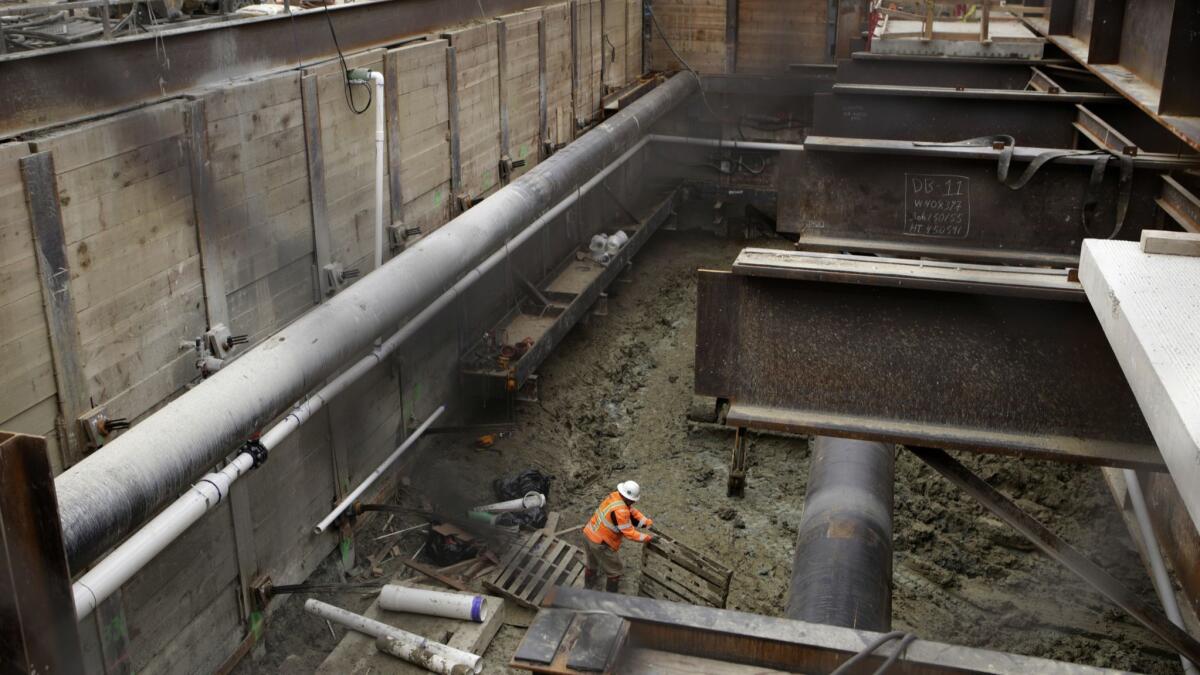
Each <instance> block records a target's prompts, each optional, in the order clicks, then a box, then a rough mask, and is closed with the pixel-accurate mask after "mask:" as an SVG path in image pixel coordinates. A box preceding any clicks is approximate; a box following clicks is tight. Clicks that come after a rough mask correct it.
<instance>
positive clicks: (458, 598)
mask: <svg viewBox="0 0 1200 675" xmlns="http://www.w3.org/2000/svg"><path fill="white" fill-rule="evenodd" d="M379 606H380V607H382V608H384V609H386V610H388V611H389V612H412V613H414V614H428V615H429V616H443V617H446V618H447V619H461V620H463V621H474V622H475V623H483V622H484V621H487V617H488V607H487V603H486V602H485V601H484V597H483V596H482V595H466V594H463V593H447V592H446V591H435V590H430V589H425V588H413V587H412V586H396V585H394V584H388V585H386V586H384V587H383V588H382V589H381V590H380V591H379Z"/></svg>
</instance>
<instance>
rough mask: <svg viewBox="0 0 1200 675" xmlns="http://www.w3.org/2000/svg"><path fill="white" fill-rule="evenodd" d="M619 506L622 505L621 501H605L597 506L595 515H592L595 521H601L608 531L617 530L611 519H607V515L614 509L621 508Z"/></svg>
mask: <svg viewBox="0 0 1200 675" xmlns="http://www.w3.org/2000/svg"><path fill="white" fill-rule="evenodd" d="M621 506H623V504H622V503H616V504H614V503H610V502H607V501H606V502H605V503H603V504H601V505H600V507H599V508H597V509H596V515H595V516H593V518H595V520H596V522H598V523H602V524H603V525H604V527H606V528H608V529H609V531H611V532H617V531H618V528H617V526H616V525H613V524H612V521H611V520H609V515H611V514H612V512H613V511H616V510H617V509H619V508H621ZM620 529H622V530H623V529H625V528H624V527H622V528H620Z"/></svg>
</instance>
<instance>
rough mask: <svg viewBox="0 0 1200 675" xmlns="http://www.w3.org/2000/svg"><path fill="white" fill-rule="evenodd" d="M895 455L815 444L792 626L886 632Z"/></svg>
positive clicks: (843, 442)
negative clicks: (795, 623) (803, 624)
mask: <svg viewBox="0 0 1200 675" xmlns="http://www.w3.org/2000/svg"><path fill="white" fill-rule="evenodd" d="M882 379H886V377H884V378H882ZM894 453H895V446H893V445H891V444H890V443H875V442H870V441H856V440H851V439H847V438H831V437H829V436H818V437H817V438H816V440H815V441H813V443H812V460H811V464H810V466H811V467H812V468H811V469H810V470H809V472H808V487H807V489H806V490H805V493H804V516H803V517H802V518H801V519H800V526H799V528H798V530H799V531H798V532H797V534H796V552H795V555H794V556H793V558H792V582H791V586H790V587H789V589H788V601H787V616H788V618H789V619H796V620H798V621H808V622H810V623H823V624H827V625H830V626H843V627H845V628H857V629H859V630H873V631H880V632H885V631H888V630H890V629H891V627H892V498H893V485H894V483H895V467H894V458H895V455H894Z"/></svg>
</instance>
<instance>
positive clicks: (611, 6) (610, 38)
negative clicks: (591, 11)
mask: <svg viewBox="0 0 1200 675" xmlns="http://www.w3.org/2000/svg"><path fill="white" fill-rule="evenodd" d="M628 9H629V3H628V2H627V1H626V0H602V4H601V14H602V15H603V17H604V18H603V20H602V23H603V26H604V35H603V39H602V40H601V43H602V45H603V49H602V50H601V56H602V60H601V68H602V71H603V78H602V84H603V93H604V94H607V93H609V92H612V91H617V90H619V89H621V87H623V86H625V83H626V82H628V79H627V77H626V69H625V59H626V58H627V57H626V52H627V51H628V39H627V38H626V31H628V30H629V22H628V21H627V20H626V17H625V12H627V11H628Z"/></svg>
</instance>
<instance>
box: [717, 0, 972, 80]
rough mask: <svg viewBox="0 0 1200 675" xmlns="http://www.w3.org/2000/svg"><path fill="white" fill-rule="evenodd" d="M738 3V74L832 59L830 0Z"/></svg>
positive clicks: (747, 0)
mask: <svg viewBox="0 0 1200 675" xmlns="http://www.w3.org/2000/svg"><path fill="white" fill-rule="evenodd" d="M736 4H737V8H736V11H737V18H736V34H737V49H736V55H735V57H734V58H735V62H736V64H737V69H738V72H744V73H771V72H783V71H785V70H787V67H788V65H789V64H792V63H825V62H827V61H828V60H829V58H828V52H827V45H826V17H827V14H828V12H829V3H828V1H827V0H738V1H737V3H736ZM976 37H978V36H976Z"/></svg>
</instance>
